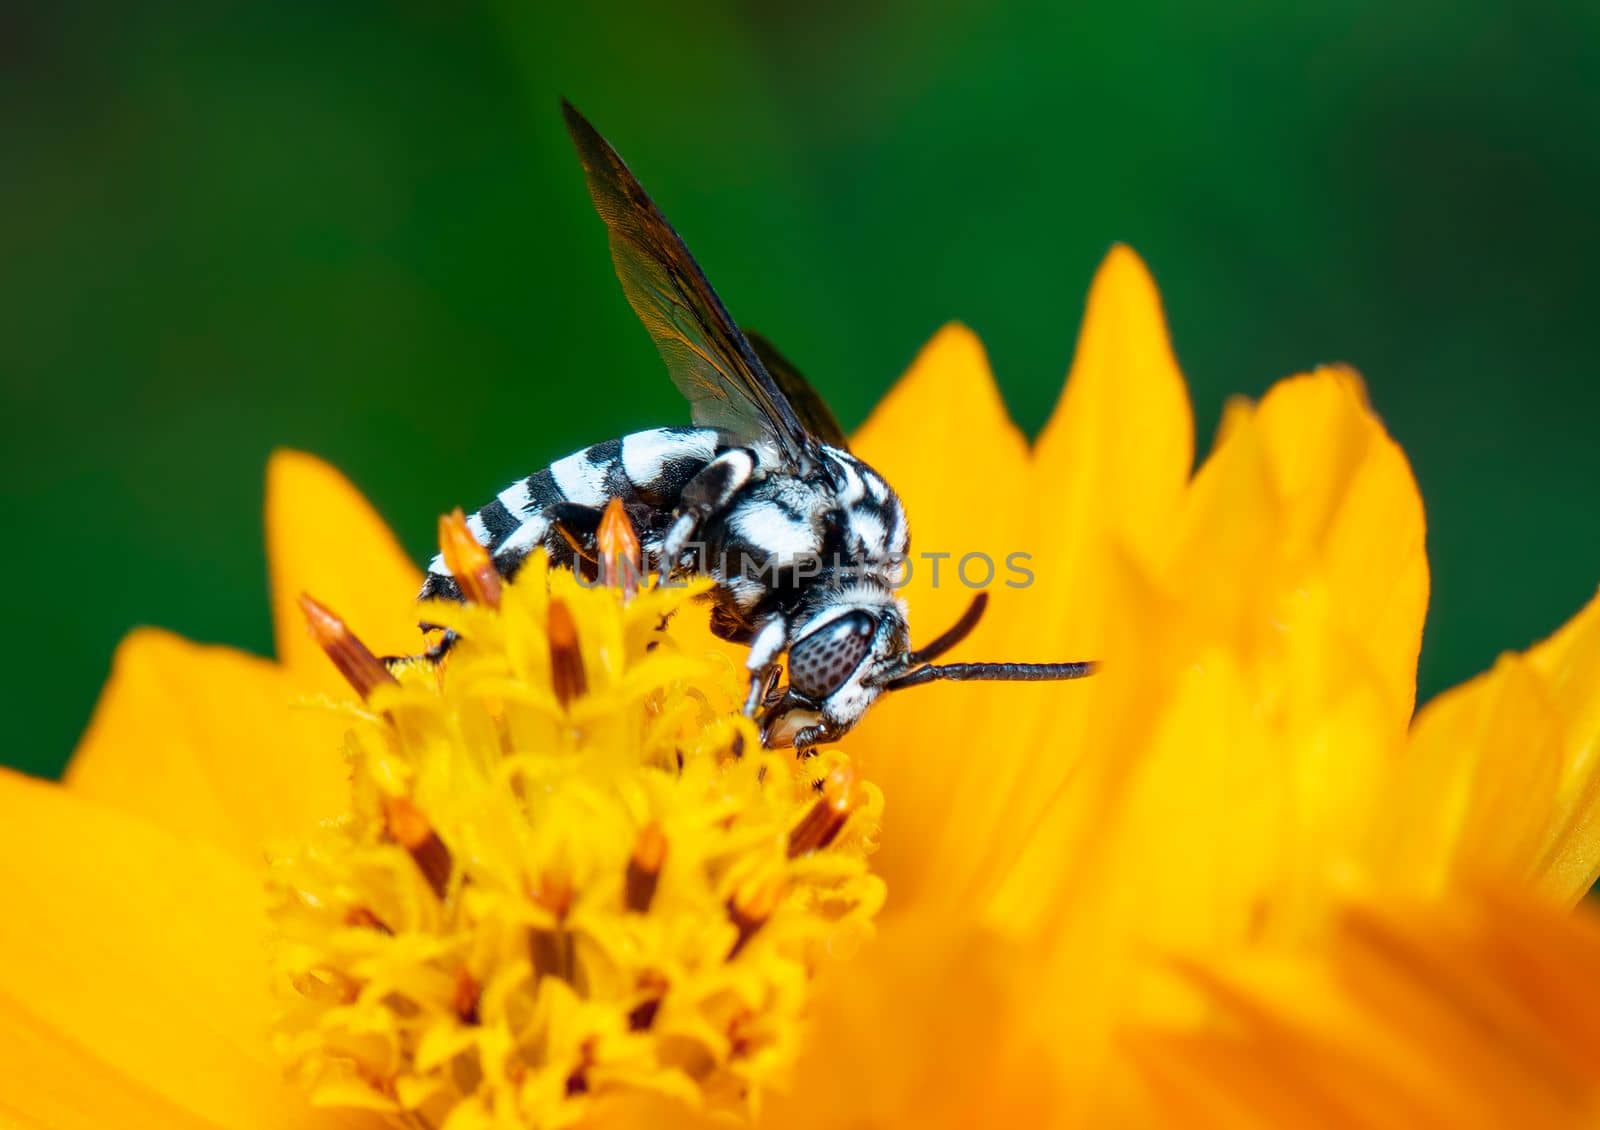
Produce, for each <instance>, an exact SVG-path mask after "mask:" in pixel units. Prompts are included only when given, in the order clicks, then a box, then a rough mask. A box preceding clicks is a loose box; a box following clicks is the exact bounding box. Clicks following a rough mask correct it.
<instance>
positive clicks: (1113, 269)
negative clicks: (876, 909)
mask: <svg viewBox="0 0 1600 1130" xmlns="http://www.w3.org/2000/svg"><path fill="white" fill-rule="evenodd" d="M1193 428H1194V425H1193V420H1192V416H1191V413H1190V409H1189V397H1188V390H1187V388H1186V386H1185V384H1184V380H1183V375H1182V373H1180V372H1179V370H1178V366H1177V362H1176V361H1175V359H1174V357H1173V354H1172V348H1171V345H1170V344H1169V342H1168V338H1167V328H1166V320H1165V318H1164V316H1163V314H1162V310H1161V299H1160V295H1159V294H1158V293H1157V292H1156V287H1155V283H1154V282H1153V281H1152V279H1151V278H1150V274H1149V272H1148V271H1147V270H1146V268H1145V266H1144V263H1143V262H1142V261H1141V260H1140V259H1139V257H1138V256H1137V255H1136V254H1134V252H1133V251H1131V250H1130V249H1128V248H1126V247H1122V246H1118V247H1114V248H1113V249H1112V250H1111V252H1110V254H1109V255H1107V256H1106V259H1105V262H1104V263H1103V264H1102V265H1101V267H1100V269H1099V271H1098V272H1097V273H1096V275H1095V279H1094V283H1093V285H1092V287H1091V288H1090V291H1089V297H1088V304H1087V307H1086V310H1085V313H1084V318H1083V327H1082V330H1081V331H1080V333H1079V336H1078V345H1077V351H1076V353H1075V355H1074V358H1073V362H1072V369H1071V372H1070V374H1069V375H1068V377H1067V383H1066V387H1065V389H1064V391H1063V393H1062V396H1061V400H1060V402H1059V403H1058V404H1057V406H1056V409H1055V412H1054V414H1053V415H1052V417H1051V419H1050V421H1049V423H1048V424H1046V426H1045V429H1044V432H1043V433H1042V434H1041V435H1040V437H1039V441H1038V444H1037V445H1036V447H1035V450H1034V458H1033V467H1032V472H1031V475H1030V476H1029V478H1028V480H1027V483H1026V486H1025V487H1020V488H1013V489H1016V490H1018V491H1020V493H1022V494H1023V495H1024V497H1025V500H1026V503H1027V506H1028V509H1027V512H1026V513H1025V515H1024V517H1023V521H1022V526H1021V528H1020V529H1019V530H1018V531H1017V533H1016V535H1015V540H1016V543H1017V544H1016V545H1014V546H1013V547H1011V548H1012V549H1013V550H1021V551H1024V552H1027V553H1029V554H1031V556H1032V560H1031V561H1030V562H1029V569H1030V571H1031V573H1032V581H1031V583H1030V584H1028V585H1027V586H1026V587H1024V588H1020V589H1015V590H1003V591H1001V590H997V591H996V593H995V601H996V604H997V606H999V607H998V608H997V611H998V614H999V615H998V618H999V619H1000V620H1001V621H1002V622H1003V623H1004V625H1005V632H1004V634H1003V635H1002V636H1000V637H999V638H996V639H995V641H994V644H993V648H994V650H993V652H992V653H990V654H988V655H985V656H983V657H982V658H986V659H1009V660H1083V659H1094V660H1099V659H1104V658H1105V657H1106V656H1105V651H1104V648H1105V644H1106V641H1107V631H1108V629H1109V627H1110V625H1111V623H1112V621H1113V620H1114V619H1116V618H1117V617H1118V616H1120V615H1121V610H1120V609H1119V607H1118V606H1117V604H1116V603H1115V600H1114V599H1113V593H1114V588H1115V585H1116V583H1117V582H1116V580H1115V575H1116V574H1117V572H1118V570H1119V569H1120V568H1121V564H1122V561H1123V560H1124V559H1125V558H1126V557H1128V556H1130V555H1131V556H1133V557H1135V558H1142V557H1146V556H1149V555H1151V554H1154V553H1155V552H1156V551H1157V549H1158V548H1159V547H1160V546H1161V545H1163V544H1164V543H1165V541H1166V540H1167V539H1169V538H1170V537H1171V534H1172V530H1173V526H1174V522H1175V520H1176V517H1177V514H1178V509H1179V507H1180V505H1181V504H1182V502H1183V499H1184V492H1185V488H1186V484H1187V482H1188V477H1189V472H1190V468H1191V466H1192V464H1193V459H1194V437H1193ZM1102 693H1103V692H1102V691H1101V689H1100V688H1099V687H1097V686H1096V685H1095V681H1094V680H1091V681H1090V682H1088V683H1066V684H1054V685H1037V686H1033V687H1004V688H993V689H991V692H990V693H988V694H986V695H984V697H983V699H982V702H983V703H984V704H985V705H986V707H987V710H986V712H984V713H983V714H982V715H981V716H980V718H979V723H980V725H981V726H982V730H981V731H980V732H987V733H990V734H1002V733H1003V734H1005V735H1006V738H1005V740H1004V741H1003V742H1000V743H994V742H989V743H985V744H986V746H988V747H989V748H985V749H984V750H983V751H982V753H981V754H980V755H978V756H974V757H971V758H969V759H968V760H967V761H966V762H965V773H964V775H963V777H962V778H961V779H960V780H958V781H956V782H954V788H955V790H956V791H957V792H958V793H959V794H960V795H961V796H962V798H963V804H964V806H965V812H966V813H967V814H968V818H969V819H971V820H973V821H974V826H975V827H976V828H978V829H980V830H981V831H982V832H983V833H986V834H985V835H983V837H982V838H981V839H980V840H978V841H977V842H978V843H979V844H981V847H976V848H974V846H973V845H972V844H969V845H966V846H965V847H964V848H962V850H963V851H964V853H965V859H964V860H957V861H954V862H952V864H951V866H952V867H953V868H955V872H954V873H955V874H957V875H959V874H961V872H962V871H966V872H967V873H968V874H969V875H970V878H969V879H967V880H965V881H963V882H959V883H957V884H956V885H955V889H956V890H957V891H958V892H962V897H970V898H976V899H982V898H984V897H986V896H985V895H984V894H983V893H982V892H987V891H992V890H993V888H994V887H995V885H996V884H997V883H998V882H999V881H1000V878H1001V876H1002V875H1004V874H1005V873H1006V872H1007V871H1008V870H1009V869H1010V868H1011V866H1012V864H1013V862H1014V860H1015V858H1016V856H1017V853H1018V852H1019V851H1020V850H1021V849H1022V845H1023V843H1024V841H1025V840H1026V838H1027V837H1028V836H1029V835H1030V834H1031V829H1032V828H1033V827H1034V826H1035V825H1036V824H1037V822H1038V820H1039V819H1040V816H1041V813H1042V812H1043V811H1044V809H1045V807H1046V806H1047V805H1048V804H1049V803H1050V800H1051V798H1052V797H1053V796H1055V795H1056V793H1057V792H1058V791H1059V790H1060V789H1061V788H1062V787H1063V784H1064V782H1066V781H1067V780H1068V779H1069V778H1070V777H1071V776H1072V774H1073V773H1074V772H1075V771H1076V768H1077V764H1078V761H1079V758H1080V757H1081V756H1082V755H1083V754H1084V753H1085V752H1086V750H1085V746H1084V736H1085V730H1084V726H1085V724H1086V718H1087V713H1086V711H1087V710H1088V709H1089V704H1090V703H1092V702H1093V701H1095V700H1096V698H1098V697H1099V696H1100V695H1101V694H1102ZM996 746H997V747H998V748H994V747H996ZM1011 750H1015V751H1017V752H1016V753H1015V754H1010V753H1009V752H1008V751H1011ZM991 829H992V831H991Z"/></svg>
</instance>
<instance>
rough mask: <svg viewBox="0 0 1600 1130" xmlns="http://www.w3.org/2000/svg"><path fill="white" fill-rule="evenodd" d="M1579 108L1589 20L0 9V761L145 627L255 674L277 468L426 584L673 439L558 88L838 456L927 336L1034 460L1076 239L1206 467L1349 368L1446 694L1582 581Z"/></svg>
mask: <svg viewBox="0 0 1600 1130" xmlns="http://www.w3.org/2000/svg"><path fill="white" fill-rule="evenodd" d="M1597 73H1600V7H1597V6H1596V5H1593V4H1585V5H1581V6H1580V5H1555V4H1549V3H1539V2H1535V3H1532V4H1512V3H1510V2H1509V0H1502V2H1493V0H1457V2H1455V3H1449V4H1446V3H1402V4H1399V5H1395V4H1392V3H1378V2H1376V0H1373V2H1366V3H1333V4H1323V5H1274V4H1263V3H1210V4H1171V5H1147V4H1141V3H1132V4H1110V5H1107V4H1093V5H1077V4H1074V5H1065V4H1040V5H1028V4H1004V3H998V4H997V3H983V2H977V0H973V2H967V3H946V4H911V3H907V2H893V3H876V4H873V3H866V4H854V3H852V4H846V3H842V2H838V0H832V2H824V3H821V4H797V3H779V4H759V5H758V4H748V5H733V4H714V3H701V2H698V0H684V2H680V3H677V4H673V5H662V4H642V3H641V4H637V5H615V4H610V5H608V4H599V5H579V4H568V5H561V6H559V7H547V8H541V7H535V6H533V5H531V4H511V3H508V4H504V5H501V6H497V7H489V8H484V7H478V6H474V5H470V4H433V3H422V2H414V3H362V2H357V0H345V2H341V3H338V4H326V5H310V4H304V5H302V4H278V3H272V4H269V3H261V2H234V3H227V2H219V0H211V2H208V3H194V4H187V5H160V4H150V5H113V4H109V3H102V4H98V5H92V6H88V5H82V4H77V3H72V2H60V3H54V4H49V5H45V4H42V3H35V4H33V5H31V6H30V5H23V6H20V7H19V6H17V5H9V6H7V10H6V11H5V13H4V14H0V92H3V98H0V288H3V293H0V381H3V397H4V400H3V410H4V418H5V427H6V431H5V443H4V445H3V448H4V449H3V454H0V458H3V460H4V464H3V483H4V488H3V489H4V492H5V494H4V498H5V506H4V522H5V526H4V534H5V537H6V540H7V543H8V555H9V561H10V565H9V570H10V575H11V577H12V581H11V584H10V591H11V594H12V595H11V598H10V600H9V601H8V610H7V621H8V623H7V626H8V629H9V632H8V637H9V646H8V647H7V649H6V652H7V654H6V658H5V662H6V664H7V667H8V671H7V674H6V678H5V682H4V686H5V687H6V691H7V697H8V699H9V702H10V709H9V711H8V728H7V740H6V745H5V747H4V750H3V752H0V759H3V760H5V761H7V762H11V763H16V764H20V765H23V766H26V767H28V768H31V769H34V770H37V771H41V772H54V771H56V770H58V769H59V767H60V766H61V764H62V763H63V761H64V759H65V757H66V755H67V753H68V752H69V750H70V748H71V746H72V743H73V741H74V738H75V736H76V734H77V732H78V731H79V729H80V728H81V726H82V724H83V722H84V720H85V719H86V718H87V716H88V712H89V710H90V707H91V705H92V703H93V700H94V696H95V694H96V691H97V688H98V685H99V682H100V680H101V678H102V677H103V675H104V672H105V670H106V667H107V663H108V661H109V658H110V655H111V652H112V649H113V647H114V645H115V643H116V641H117V639H118V637H119V636H121V635H122V634H123V633H124V632H125V631H126V630H127V629H128V628H130V627H131V626H133V625H135V624H139V623H154V624H161V625H165V626H168V627H171V628H173V629H175V630H177V631H179V632H182V633H184V634H185V635H188V636H191V637H194V638H197V639H202V640H218V641H225V642H229V643H233V644H238V645H241V646H244V647H247V648H251V649H254V650H256V651H266V650H267V649H268V648H269V646H270V631H269V625H268V619H267V601H266V594H265V566H264V560H263V551H262V537H261V528H260V504H261V479H262V468H263V465H264V461H265V459H266V457H267V454H268V452H269V451H270V450H271V449H272V448H273V447H274V446H277V445H289V446H294V447H300V448H305V449H308V450H311V451H314V452H317V453H319V454H321V455H323V456H326V457H327V458H329V459H330V460H332V461H333V462H335V463H336V464H338V465H339V466H341V467H342V468H344V469H345V470H346V471H347V472H348V473H349V474H350V475H351V476H352V477H353V478H354V479H355V481H356V482H357V483H359V484H360V485H361V486H362V487H363V488H364V489H365V490H366V491H367V492H368V494H369V495H370V496H371V497H372V498H373V499H374V500H375V501H376V503H377V504H378V506H379V507H380V508H381V509H382V510H383V512H384V513H385V514H386V515H387V516H388V518H389V519H390V520H391V521H392V522H393V523H394V525H395V526H396V527H397V528H398V530H399V531H400V533H401V534H402V536H403V537H404V539H405V541H406V543H407V545H408V546H410V547H411V548H412V549H413V550H414V551H415V552H416V554H417V555H418V557H419V558H420V557H422V556H424V555H425V554H426V552H427V550H428V537H429V532H430V530H431V527H432V524H433V521H434V517H435V515H436V514H437V513H439V512H440V511H441V510H442V509H444V508H447V507H449V506H451V505H454V504H458V503H461V504H466V505H469V506H471V505H475V504H477V503H480V502H482V501H483V500H484V499H486V498H487V497H488V496H489V494H490V493H492V492H493V491H494V490H497V489H498V488H499V487H500V486H502V485H503V484H504V482H506V481H508V480H510V479H511V478H512V477H514V476H516V475H519V474H524V473H527V472H528V471H530V470H532V469H534V468H536V467H538V466H541V465H543V464H544V463H546V462H548V461H549V460H550V459H552V458H554V457H556V456H559V455H561V454H564V453H566V452H567V451H569V450H570V449H572V448H575V447H577V446H579V445H581V444H583V443H587V442H590V441H593V440H597V439H601V438H606V437H610V436H613V435H617V434H620V433H623V432H626V431H628V430H630V429H634V428H638V427H641V426H644V425H649V424H656V423H663V422H673V421H677V420H680V419H681V418H682V417H683V410H682V407H681V405H680V404H679V403H678V401H677V400H676V397H675V394H674V393H673V391H672V388H671V386H670V385H669V383H668V382H667V381H666V380H665V379H664V377H663V375H662V372H661V369H660V366H659V363H658V361H657V360H656V358H655V356H654V353H653V352H652V350H651V348H650V345H649V343H648V341H647V339H646V338H645V336H644V334H643V333H642V332H641V331H640V330H639V329H638V328H637V327H636V325H635V324H634V322H633V319H632V317H631V315H630V314H629V312H628V310H627V308H626V306H625V305H624V303H623V300H622V298H621V295H620V293H619V291H618V289H617V286H616V284H615V281H614V279H613V277H612V275H611V268H610V264H609V260H608V257H607V255H606V252H605V245H604V239H603V237H602V234H601V229H600V227H599V224H598V222H597V221H596V220H595V219H594V217H593V215H592V214H591V212H590V209H589V205H588V203H587V200H586V198H585V196H584V193H583V189H582V186H581V182H580V178H579V175H578V173H577V171H576V168H575V165H574V162H573V159H572V156H571V154H570V152H569V149H568V146H567V141H566V139H565V136H564V135H563V133H562V130H561V124H560V118H559V115H558V114H557V112H556V98H557V95H558V94H560V93H565V94H566V95H568V96H569V97H571V98H572V99H573V101H574V102H576V103H577V104H578V105H579V106H580V107H582V108H583V109H584V110H585V112H586V113H588V114H589V116H590V117H591V118H593V120H594V121H595V122H596V123H597V124H598V125H599V126H600V128H601V129H602V130H603V131H604V132H605V133H607V134H608V135H609V136H610V137H611V138H612V140H613V141H614V142H615V143H616V144H617V145H618V147H619V148H620V149H621V150H622V151H623V153H624V154H625V155H626V156H627V157H628V159H629V160H630V162H631V163H632V164H633V166H634V168H635V169H636V170H638V171H639V172H640V174H641V176H642V178H643V180H644V181H645V183H646V184H647V185H648V186H649V187H650V188H651V190H652V192H653V193H654V194H655V195H656V196H657V198H658V199H659V200H660V201H661V202H662V204H663V207H664V208H665V210H666V211H667V212H668V214H669V215H670V216H672V217H673V219H674V221H675V222H676V223H677V225H678V226H679V228H680V229H681V230H682V231H683V232H684V233H685V235H686V237H687V239H688V241H689V243H690V245H691V246H692V247H693V248H694V249H695V251H696V253H697V254H698V256H699V257H700V259H701V261H702V262H703V263H704V264H705V266H706V268H707V271H708V273H709V274H710V275H711V277H712V279H713V280H714V281H715V282H716V284H717V286H718V287H719V289H720V290H721V291H722V293H723V296H724V297H725V299H727V301H728V303H729V305H730V306H731V307H732V308H733V310H734V311H735V312H736V314H737V315H738V316H739V317H740V319H741V320H743V321H745V322H746V323H747V324H750V325H754V326H756V327H758V328H760V329H762V330H763V331H765V332H766V333H768V334H769V335H770V336H771V337H773V338H774V339H775V340H776V341H778V342H779V343H780V344H781V345H782V347H783V348H784V349H785V351H787V352H789V353H790V354H791V355H792V356H793V357H794V358H795V359H796V360H797V361H798V362H799V363H800V364H801V365H802V366H803V367H804V368H805V369H806V370H807V371H808V372H810V373H811V375H812V376H813V378H814V380H815V381H816V383H817V384H818V385H819V386H820V387H821V388H822V389H823V391H824V392H825V394H827V395H828V396H829V397H830V399H831V400H832V401H833V402H834V403H835V405H836V407H837V409H838V411H839V414H840V416H841V418H842V419H843V420H844V421H845V422H846V423H847V424H854V423H857V422H859V421H860V420H861V419H862V418H863V417H864V415H865V414H866V412H867V411H868V409H869V408H870V406H871V405H872V404H873V402H874V401H875V400H876V399H877V398H878V397H879V396H880V395H881V394H882V393H883V391H884V390H885V389H886V388H887V387H888V385H889V384H890V382H891V381H893V380H894V378H895V377H896V375H897V374H898V373H899V372H900V371H901V370H902V368H903V367H904V366H905V364H906V363H907V361H908V360H909V359H910V358H911V356H912V355H913V354H914V352H915V351H916V349H917V347H918V346H919V345H920V344H921V343H922V342H923V341H924V340H925V339H926V338H927V337H928V336H929V334H930V333H932V331H933V330H934V329H935V328H936V327H937V326H938V325H939V324H940V323H941V322H943V321H945V320H947V319H953V318H954V319H961V320H964V321H966V322H968V323H969V324H971V325H972V326H974V327H975V328H976V329H977V330H978V331H979V332H980V333H981V334H982V336H983V338H984V340H985V341H986V342H987V343H988V346H989V349H990V351H991V355H992V358H993V361H994V363H995V366H996V369H997V371H998V373H999V376H1000V380H1001V382H1002V384H1003V386H1004V389H1005V394H1006V397H1007V399H1008V401H1009V403H1010V404H1011V406H1012V408H1013V410H1014V411H1015V413H1016V415H1017V417H1018V418H1019V420H1020V421H1021V422H1022V423H1023V425H1024V426H1025V427H1026V428H1028V429H1030V430H1031V429H1036V428H1037V427H1038V426H1039V425H1040V424H1041V423H1042V421H1043V419H1044V418H1045V414H1046V413H1047V411H1048V409H1049V406H1050V404H1051V402H1052V401H1053V399H1054V397H1055V395H1056V392H1057V390H1058V388H1059V383H1060V380H1061V376H1062V374H1063V373H1064V371H1065V369H1066V366H1067V362H1068V359H1069V357H1070V354H1071V349H1072V345H1073V340H1074V335H1075V333H1076V328H1077V322H1078V318H1079V314H1080V310H1081V303H1082V298H1083V295H1084V292H1085V288H1086V287H1087V284H1088V281H1089V278H1090V276H1091V273H1092V272H1093V270H1094V268H1095V265H1096V263H1097V261H1098V260H1099V258H1100V257H1101V255H1102V254H1103V253H1104V252H1105V250H1106V248H1107V246H1108V244H1109V243H1110V242H1111V241H1113V240H1124V241H1127V242H1129V243H1131V244H1133V245H1134V246H1135V247H1136V248H1137V249H1139V251H1140V252H1141V253H1142V254H1143V255H1144V256H1145V257H1146V258H1147V259H1148V261H1149V262H1150V264H1151V266H1152V267H1153V269H1154V271H1155V273H1156V275H1157V278H1158V280H1159V281H1160V283H1161V286H1162V289H1163V292H1164V294H1165V298H1166V302H1167V306H1168V312H1169V316H1170V320H1171V324H1172V329H1173V333H1174V336H1175V340H1176V344H1177V348H1178V351H1179V355H1180V358H1181V360H1182V362H1183V364H1184V367H1185V369H1186V371H1187V373H1188V375H1189V377H1190V380H1191V381H1192V384H1193V391H1194V398H1195V403H1196V407H1197V411H1198V413H1199V417H1200V422H1201V427H1202V429H1203V432H1209V429H1210V428H1211V427H1212V426H1213V425H1214V423H1215V420H1216V418H1217V415H1218V412H1219V409H1220V406H1221V404H1222V402H1223V400H1224V398H1225V397H1226V396H1227V395H1229V394H1230V393H1233V392H1243V393H1247V394H1257V393H1259V392H1261V391H1262V390H1263V389H1264V388H1265V387H1266V385H1267V384H1268V383H1269V382H1270V381H1271V380H1272V379H1274V378H1275V377H1278V376H1280V375H1284V374H1287V373H1290V372H1293V371H1296V370H1299V369H1303V368H1304V367H1306V366H1308V365H1311V364H1313V363H1315V362H1318V361H1324V360H1335V359H1337V360H1346V361H1349V362H1352V363H1354V364H1355V365H1357V366H1358V367H1359V368H1360V369H1362V371H1363V372H1364V373H1365V374H1366V375H1367V377H1368V380H1369V382H1370V385H1371V389H1372V396H1373V399H1374V401H1375V403H1376V404H1377V406H1378V408H1379V410H1380V411H1381V412H1382V413H1383V415H1384V417H1385V418H1386V420H1387V422H1388V424H1389V426H1390V427H1391V429H1392V430H1393V432H1394V433H1395V435H1396V436H1397V437H1398V438H1399V440H1400V441H1401V442H1402V443H1403V444H1404V445H1405V447H1406V449H1407V451H1408V452H1409V454H1410V456H1411V458H1412V460H1413V461H1414V464H1415V467H1416V470H1417V474H1418V477H1419V478H1420V480H1421V483H1422V488H1423V493H1424V496H1425V498H1426V500H1427V503H1428V508H1429V518H1430V546H1431V551H1432V558H1433V564H1434V575H1435V598H1434V604H1433V611H1432V613H1431V616H1430V620H1429V626H1428V636H1427V642H1426V650H1425V655H1424V664H1423V676H1422V681H1423V689H1424V692H1425V693H1427V692H1430V691H1433V690H1437V689H1438V688H1440V687H1442V686H1444V685H1447V684H1449V683H1451V682H1453V681H1455V680H1458V679H1460V678H1463V677H1465V676H1467V675H1469V674H1470V673H1472V672H1474V671H1476V670H1479V669H1481V668H1483V667H1485V666H1486V665H1487V664H1488V663H1490V662H1491V661H1492V659H1493V657H1494V655H1495V653H1496V652H1497V651H1498V650H1500V649H1502V648H1505V647H1512V646H1522V645H1525V644H1527V643H1528V642H1529V641H1530V640H1532V639H1534V638H1536V637H1537V636H1539V635H1541V634H1542V633H1544V632H1545V631H1547V630H1548V629H1549V628H1551V627H1553V626H1554V625H1555V624H1557V623H1558V622H1560V621H1561V620H1562V619H1564V618H1565V617H1566V616H1568V615H1569V614H1570V613H1571V612H1573V611H1574V610H1575V609H1576V608H1577V607H1578V606H1579V604H1580V603H1581V602H1582V601H1583V600H1584V599H1585V598H1586V597H1587V596H1588V595H1589V593H1590V592H1592V591H1593V587H1594V585H1595V583H1596V581H1597V580H1600V505H1597V503H1596V485H1597V483H1600V444H1597V443H1596V442H1595V439H1596V434H1597V430H1600V429H1597V421H1600V381H1597V380H1596V374H1595V368H1596V361H1597V349H1596V346H1595V339H1594V335H1593V333H1592V331H1591V326H1592V324H1593V320H1594V312H1595V310H1596V308H1597V307H1600V281H1597V278H1596V273H1595V261H1596V252H1597V251H1600V216H1597V210H1596V201H1597V200H1600V84H1597V83H1596V82H1595V81H1594V77H1595V75H1596V74H1597ZM950 457H952V458H959V457H960V455H959V453H955V452H953V453H950ZM979 473H981V469H980V471H979Z"/></svg>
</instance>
